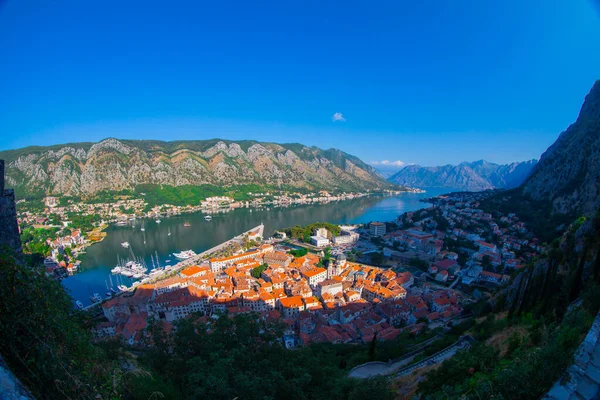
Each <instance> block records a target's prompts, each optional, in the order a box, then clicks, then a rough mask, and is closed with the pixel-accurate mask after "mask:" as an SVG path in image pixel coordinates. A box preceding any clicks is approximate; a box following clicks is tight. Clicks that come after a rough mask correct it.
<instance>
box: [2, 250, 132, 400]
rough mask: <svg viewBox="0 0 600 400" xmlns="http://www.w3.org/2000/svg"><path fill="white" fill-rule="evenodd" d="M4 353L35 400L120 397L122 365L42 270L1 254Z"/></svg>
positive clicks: (65, 295)
mask: <svg viewBox="0 0 600 400" xmlns="http://www.w3.org/2000/svg"><path fill="white" fill-rule="evenodd" d="M0 298H1V299H2V301H1V303H0V304H1V305H0V352H1V353H2V357H3V358H4V360H5V361H6V363H7V364H8V365H9V367H10V369H11V370H12V371H13V373H14V374H15V375H16V376H17V377H18V378H19V379H20V380H21V382H22V383H23V384H24V385H25V386H27V387H28V388H29V390H30V391H31V392H32V393H33V395H34V396H35V397H36V398H44V399H64V398H78V399H94V398H97V397H96V396H100V397H102V398H119V397H121V396H120V395H119V387H118V386H115V385H114V384H116V383H118V382H119V375H120V371H119V366H118V362H117V360H114V361H111V360H110V359H109V358H108V357H107V356H106V352H105V351H104V350H103V349H102V348H100V347H97V346H95V345H94V344H93V343H92V341H91V338H90V334H89V333H88V331H87V330H86V329H85V328H84V325H85V324H86V323H87V321H86V319H85V318H84V315H82V314H81V313H79V312H76V311H75V310H74V309H73V302H72V301H73V300H72V299H71V298H70V297H69V296H68V295H67V294H66V293H65V291H64V289H63V288H62V286H61V285H60V283H59V282H57V281H55V280H53V279H49V278H47V277H46V276H45V275H44V270H43V268H38V267H37V266H29V265H25V264H23V262H22V261H19V260H17V259H15V258H14V256H12V255H10V254H8V253H1V254H0Z"/></svg>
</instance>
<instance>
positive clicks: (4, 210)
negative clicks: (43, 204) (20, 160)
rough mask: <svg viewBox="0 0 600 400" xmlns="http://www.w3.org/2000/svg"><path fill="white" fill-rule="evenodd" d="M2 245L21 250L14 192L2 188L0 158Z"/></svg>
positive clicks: (0, 235) (0, 237)
mask: <svg viewBox="0 0 600 400" xmlns="http://www.w3.org/2000/svg"><path fill="white" fill-rule="evenodd" d="M2 246H8V247H9V248H10V249H11V250H13V251H15V252H16V253H21V251H22V249H21V237H20V235H19V226H18V224H17V210H16V205H15V194H14V192H13V191H12V189H4V160H0V247H2Z"/></svg>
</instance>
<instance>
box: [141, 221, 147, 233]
mask: <svg viewBox="0 0 600 400" xmlns="http://www.w3.org/2000/svg"><path fill="white" fill-rule="evenodd" d="M145 230H146V228H144V223H143V222H142V227H141V228H140V231H142V232H144V231H145Z"/></svg>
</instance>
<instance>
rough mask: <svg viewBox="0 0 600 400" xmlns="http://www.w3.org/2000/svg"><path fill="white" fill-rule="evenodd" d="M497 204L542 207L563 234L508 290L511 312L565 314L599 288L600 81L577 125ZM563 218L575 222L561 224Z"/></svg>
mask: <svg viewBox="0 0 600 400" xmlns="http://www.w3.org/2000/svg"><path fill="white" fill-rule="evenodd" d="M496 200H500V201H499V203H498V204H500V203H506V202H507V201H508V202H509V203H510V204H512V205H513V207H517V206H519V205H523V204H526V203H531V204H533V205H535V206H536V207H537V208H538V209H542V208H543V209H544V210H547V211H545V214H546V215H544V216H537V217H536V218H537V219H544V220H546V221H549V222H550V224H549V225H548V226H549V228H548V229H546V230H549V229H556V227H557V226H558V227H560V228H561V231H563V232H564V233H562V235H560V236H559V237H557V238H555V239H554V240H553V241H552V243H550V246H549V250H548V252H547V254H545V255H543V256H542V257H541V258H540V259H539V260H537V262H535V263H534V265H533V266H531V268H528V269H527V270H525V271H524V272H522V273H520V274H519V275H518V276H517V277H516V278H515V279H514V281H513V282H512V284H511V285H510V286H509V287H508V288H507V290H506V291H505V294H506V300H507V302H506V304H507V306H508V307H509V309H510V310H511V311H515V312H520V311H524V310H531V309H534V308H538V311H539V309H540V308H541V310H557V312H558V313H559V314H560V313H561V312H563V311H564V308H565V307H566V305H567V304H569V302H572V301H574V300H576V299H577V298H578V297H579V296H580V294H581V291H582V290H583V288H584V287H585V286H586V285H590V284H592V283H594V282H596V283H597V284H600V81H597V82H596V83H595V84H594V86H593V87H592V89H591V91H590V92H589V94H588V95H587V96H586V98H585V101H584V103H583V106H582V107H581V111H580V113H579V116H578V118H577V120H576V121H575V123H573V124H572V125H571V126H569V128H568V129H567V130H566V131H564V132H563V133H561V134H560V136H559V138H558V139H557V140H556V142H555V143H554V144H553V145H552V146H550V147H549V148H548V150H547V151H546V152H545V153H544V154H543V155H542V157H541V159H540V161H539V163H538V164H537V165H536V166H535V167H534V169H533V171H532V172H531V175H530V176H529V178H528V179H527V180H526V181H525V183H524V184H523V185H522V186H521V187H520V188H518V189H516V190H514V191H512V193H510V194H508V195H505V194H500V195H499V196H498V199H496ZM545 205H548V206H547V207H546V206H545ZM532 213H533V212H532ZM524 217H525V216H524ZM578 217H579V218H578ZM561 218H562V220H563V221H566V220H569V221H571V222H572V223H571V224H570V225H566V224H559V223H558V221H559V220H560V219H561ZM576 218H577V220H576ZM553 221H554V222H553ZM535 222H536V221H532V223H535ZM542 226H544V225H542ZM565 228H566V229H565ZM537 233H538V234H540V232H537Z"/></svg>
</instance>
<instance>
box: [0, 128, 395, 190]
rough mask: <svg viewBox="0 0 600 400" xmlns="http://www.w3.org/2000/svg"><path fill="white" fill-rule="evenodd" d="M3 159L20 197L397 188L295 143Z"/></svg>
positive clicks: (350, 159)
mask: <svg viewBox="0 0 600 400" xmlns="http://www.w3.org/2000/svg"><path fill="white" fill-rule="evenodd" d="M0 159H5V160H6V164H7V168H6V175H7V184H8V185H10V186H12V187H14V188H15V192H16V193H17V196H38V197H39V196H44V195H49V194H52V195H80V196H89V195H94V194H96V193H98V192H100V191H103V190H115V191H116V190H122V189H133V188H135V187H136V186H137V185H141V184H159V185H168V186H183V185H205V184H208V185H216V186H225V187H227V186H232V185H243V184H258V185H269V186H277V187H282V188H283V187H286V188H303V189H309V190H319V189H327V190H331V191H336V190H338V191H341V190H344V191H357V190H371V189H373V190H378V189H389V188H396V189H398V188H397V187H396V186H395V185H393V184H391V183H389V182H387V181H386V180H385V179H383V178H382V177H381V176H380V175H379V174H378V173H377V172H376V171H375V169H374V168H373V167H371V166H369V165H367V164H366V163H364V162H362V161H361V160H360V159H358V158H357V157H354V156H352V155H350V154H347V153H344V152H343V151H341V150H338V149H328V150H322V149H319V148H317V147H307V146H304V145H301V144H296V143H293V144H276V143H261V142H256V141H229V140H220V139H212V140H196V141H172V142H164V141H151V140H118V139H114V138H109V139H105V140H102V141H101V142H98V143H71V144H65V145H55V146H49V147H37V146H36V147H27V148H23V149H18V150H9V151H3V152H0Z"/></svg>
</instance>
